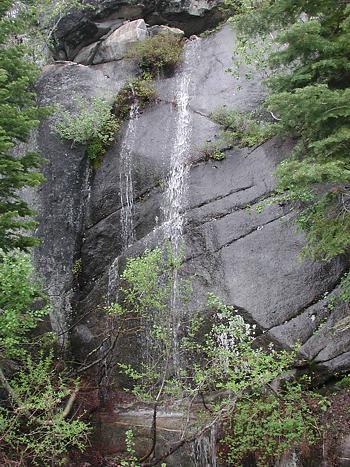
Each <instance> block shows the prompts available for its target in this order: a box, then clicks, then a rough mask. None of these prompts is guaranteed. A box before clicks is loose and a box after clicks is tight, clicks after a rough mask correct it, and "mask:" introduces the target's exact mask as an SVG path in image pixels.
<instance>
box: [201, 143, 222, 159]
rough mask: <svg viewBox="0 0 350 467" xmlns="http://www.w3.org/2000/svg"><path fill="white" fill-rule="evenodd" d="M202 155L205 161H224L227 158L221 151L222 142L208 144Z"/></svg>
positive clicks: (202, 150) (202, 149)
mask: <svg viewBox="0 0 350 467" xmlns="http://www.w3.org/2000/svg"><path fill="white" fill-rule="evenodd" d="M200 153H201V155H202V157H203V158H204V159H205V160H208V159H213V160H215V161H222V160H224V159H225V158H226V155H225V153H224V151H223V150H222V149H221V144H220V141H214V142H211V143H206V144H205V145H204V146H203V147H202V148H201V150H200Z"/></svg>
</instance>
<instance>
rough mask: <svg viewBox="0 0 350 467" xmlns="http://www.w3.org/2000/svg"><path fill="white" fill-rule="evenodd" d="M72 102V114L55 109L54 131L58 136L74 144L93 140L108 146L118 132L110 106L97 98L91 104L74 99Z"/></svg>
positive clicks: (85, 100) (80, 98)
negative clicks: (73, 105)
mask: <svg viewBox="0 0 350 467" xmlns="http://www.w3.org/2000/svg"><path fill="white" fill-rule="evenodd" d="M74 102H75V104H76V108H75V112H74V114H73V113H71V112H68V111H67V110H64V109H63V108H62V107H61V106H58V107H57V111H56V118H55V123H54V129H55V131H56V132H57V133H58V134H59V136H60V137H61V138H63V139H67V140H69V141H72V142H73V143H74V144H86V143H88V142H89V141H91V140H92V139H94V138H98V139H99V140H100V141H101V142H102V143H103V144H108V143H109V142H110V141H111V140H112V139H113V136H114V134H115V132H116V131H117V130H118V122H117V121H116V119H115V118H114V116H113V114H112V113H111V109H112V106H111V105H110V104H109V103H108V102H107V101H105V100H104V99H101V98H99V97H94V98H93V99H92V100H91V102H90V101H89V100H88V99H86V98H83V97H76V98H75V99H74Z"/></svg>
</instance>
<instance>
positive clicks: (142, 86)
mask: <svg viewBox="0 0 350 467" xmlns="http://www.w3.org/2000/svg"><path fill="white" fill-rule="evenodd" d="M155 99H156V90H155V88H154V86H153V84H152V81H150V80H148V79H142V78H135V79H131V80H129V81H128V82H127V83H126V84H124V86H123V87H122V88H121V90H120V91H119V92H118V95H117V96H116V98H115V100H114V104H113V113H114V115H115V116H116V117H117V119H118V120H119V121H122V120H126V119H127V118H129V114H130V108H131V106H132V104H134V103H137V104H138V106H139V107H140V108H143V107H145V106H147V105H148V104H150V103H152V102H153V101H154V100H155Z"/></svg>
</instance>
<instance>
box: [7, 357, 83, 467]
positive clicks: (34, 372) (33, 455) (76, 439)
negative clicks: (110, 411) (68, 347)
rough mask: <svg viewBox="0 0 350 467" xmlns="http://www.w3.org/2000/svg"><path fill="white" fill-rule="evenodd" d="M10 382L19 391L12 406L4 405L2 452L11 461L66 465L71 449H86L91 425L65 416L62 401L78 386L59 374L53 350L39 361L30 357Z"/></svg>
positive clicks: (16, 391)
mask: <svg viewBox="0 0 350 467" xmlns="http://www.w3.org/2000/svg"><path fill="white" fill-rule="evenodd" d="M10 384H11V387H12V389H13V392H14V394H15V398H12V400H11V408H8V407H2V408H0V453H6V459H7V460H8V461H12V462H13V463H15V462H16V461H17V460H20V465H62V464H65V463H66V460H67V453H68V451H69V449H71V448H76V449H78V450H80V451H83V450H84V448H85V445H86V442H87V435H88V433H89V431H90V427H89V426H88V425H87V424H86V423H85V422H84V421H82V420H81V419H79V418H75V419H74V418H73V419H70V418H69V417H68V416H66V415H65V413H64V409H65V404H62V401H66V400H67V399H68V398H69V396H70V395H71V393H72V392H73V391H75V390H77V389H76V386H75V388H74V387H73V389H71V387H70V386H72V384H74V382H70V381H69V380H68V379H67V378H63V377H62V376H59V372H58V370H57V368H55V366H54V357H53V354H52V353H50V354H49V355H48V356H43V355H41V356H40V357H39V358H38V361H36V362H35V361H34V360H33V359H32V358H31V357H28V358H27V360H26V367H25V368H23V369H22V370H21V371H19V372H18V373H17V375H16V376H15V377H13V378H12V379H11V381H10ZM1 461H2V459H1V454H0V462H1ZM1 465H3V464H1ZM6 465H7V464H6ZM8 465H10V464H8Z"/></svg>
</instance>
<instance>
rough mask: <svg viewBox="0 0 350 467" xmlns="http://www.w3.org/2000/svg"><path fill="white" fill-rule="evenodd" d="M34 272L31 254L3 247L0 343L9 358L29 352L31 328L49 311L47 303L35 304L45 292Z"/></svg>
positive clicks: (0, 261)
mask: <svg viewBox="0 0 350 467" xmlns="http://www.w3.org/2000/svg"><path fill="white" fill-rule="evenodd" d="M32 273H33V267H32V265H31V262H30V257H29V255H27V254H24V253H20V252H18V251H14V252H13V253H8V254H6V255H5V254H4V253H1V251H0V347H1V354H2V356H3V357H5V358H24V357H25V356H26V355H27V351H28V344H29V342H30V338H29V337H28V336H29V332H30V331H32V330H33V329H35V328H36V327H37V325H38V322H39V321H40V320H41V319H42V318H43V317H44V316H45V315H47V314H48V312H49V308H48V307H47V306H41V307H38V306H37V307H35V306H34V301H35V300H36V299H38V298H42V294H41V291H40V287H39V285H38V284H36V283H34V282H33V281H32V279H31V276H32Z"/></svg>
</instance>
